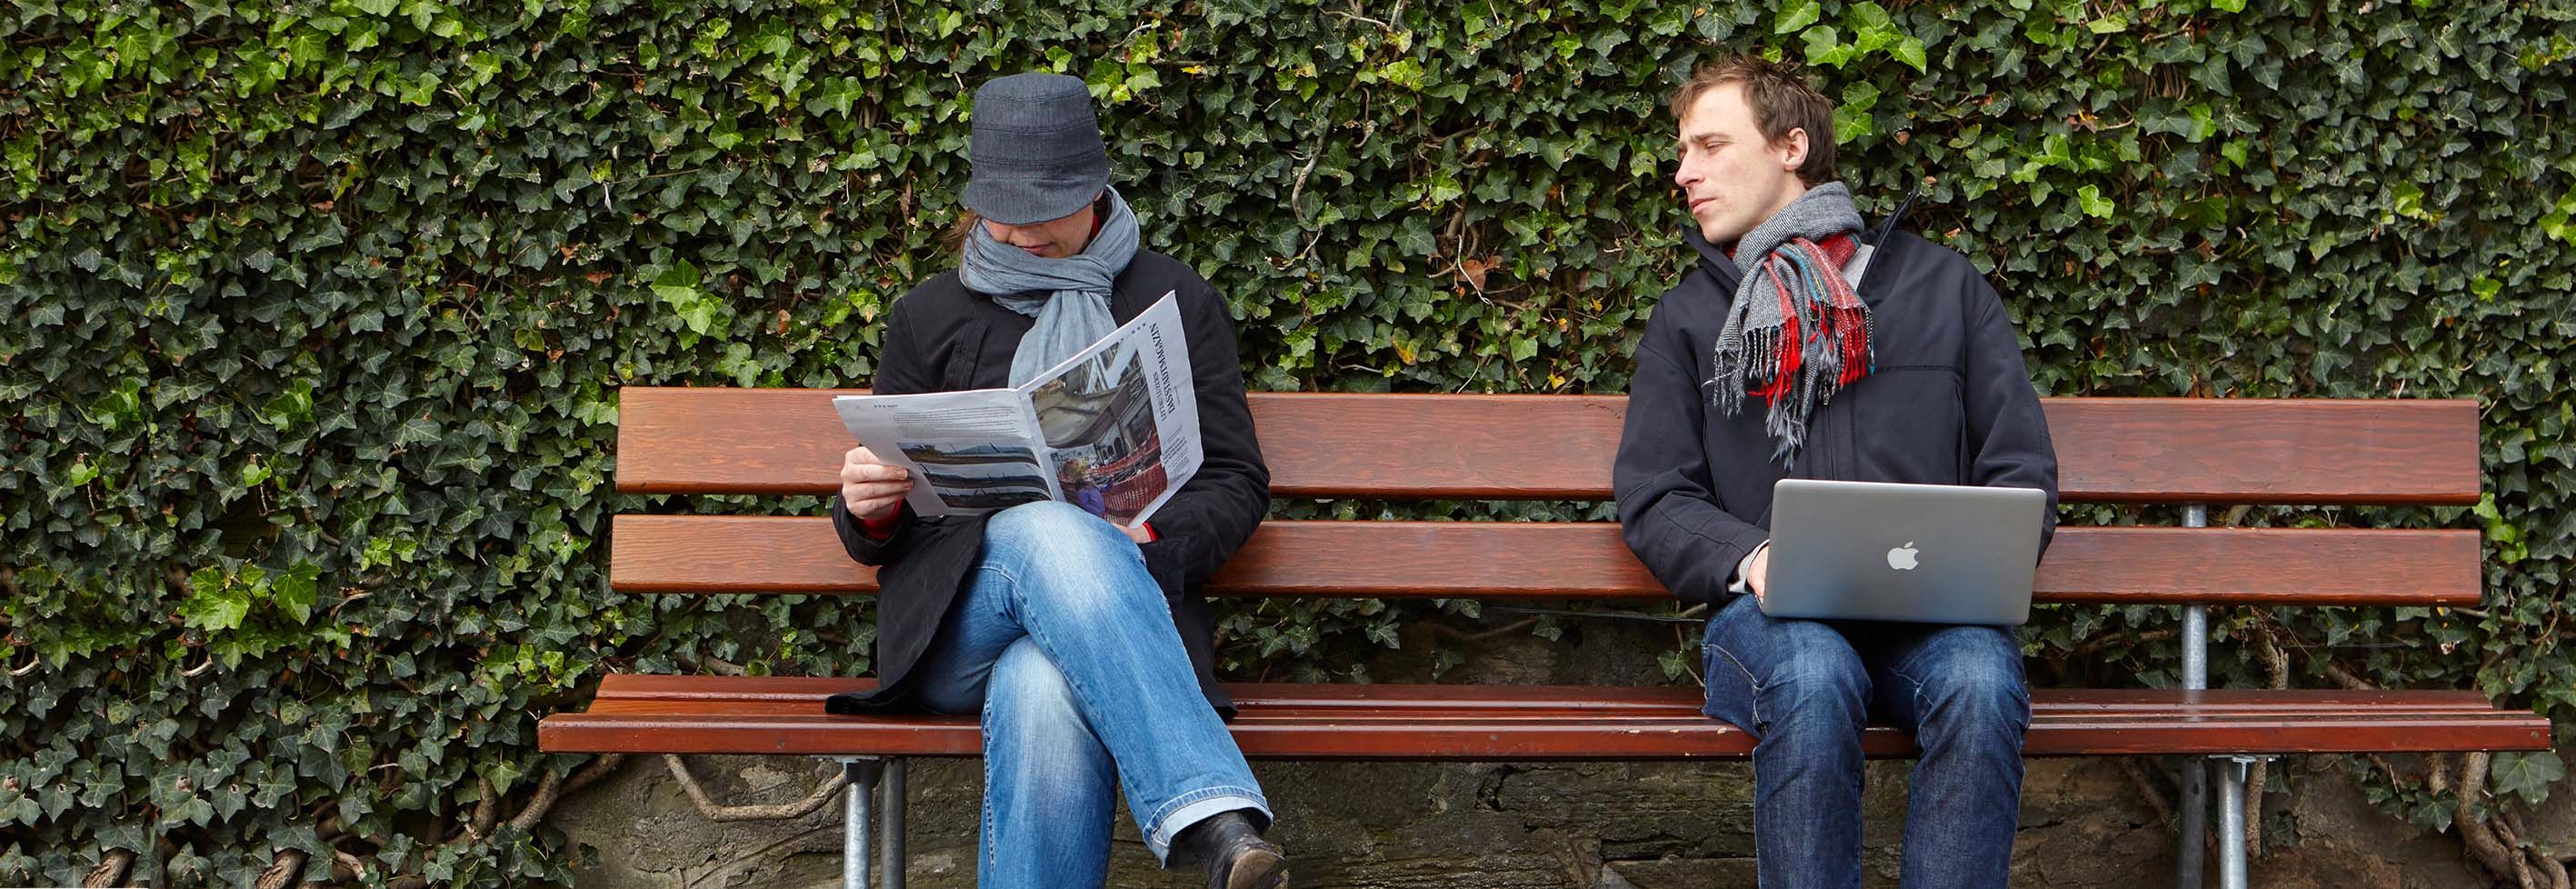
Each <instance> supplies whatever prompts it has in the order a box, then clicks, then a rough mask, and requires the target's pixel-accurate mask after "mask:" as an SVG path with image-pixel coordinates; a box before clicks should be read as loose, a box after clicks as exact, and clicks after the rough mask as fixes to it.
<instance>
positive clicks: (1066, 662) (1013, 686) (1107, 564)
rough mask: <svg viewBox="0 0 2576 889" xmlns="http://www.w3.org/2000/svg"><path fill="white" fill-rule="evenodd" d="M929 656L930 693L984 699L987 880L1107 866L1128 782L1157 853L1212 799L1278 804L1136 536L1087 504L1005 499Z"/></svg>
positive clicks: (967, 704) (1058, 876)
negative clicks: (1256, 775) (1209, 686)
mask: <svg viewBox="0 0 2576 889" xmlns="http://www.w3.org/2000/svg"><path fill="white" fill-rule="evenodd" d="M916 669H918V670H920V671H921V677H922V678H921V686H920V694H921V701H922V703H924V704H925V705H927V706H928V707H930V708H931V709H932V710H935V711H938V712H941V713H952V714H964V713H975V712H981V713H982V714H983V721H984V722H983V724H984V824H983V833H982V837H981V838H980V840H979V842H978V849H977V851H978V856H977V858H978V860H977V867H976V882H977V884H978V885H980V886H982V887H984V889H1022V887H1042V886H1043V887H1065V886H1082V885H1088V886H1099V885H1101V884H1103V883H1104V882H1106V881H1107V880H1108V876H1109V831H1110V820H1111V818H1112V817H1113V813H1114V811H1115V806H1116V802H1117V797H1116V791H1117V789H1118V788H1119V787H1120V786H1121V785H1124V787H1125V789H1126V791H1127V809H1128V811H1129V812H1130V813H1132V814H1133V815H1134V816H1135V818H1136V828H1137V830H1138V831H1140V832H1142V833H1143V834H1144V836H1145V845H1146V846H1147V847H1148V848H1150V849H1152V850H1153V852H1154V857H1155V858H1157V859H1164V860H1167V859H1168V856H1169V855H1170V852H1171V844H1172V837H1173V836H1174V835H1176V834H1178V833H1180V831H1181V830H1182V829H1183V828H1186V827H1188V826H1190V825H1192V824H1196V823H1198V822H1199V821H1200V820H1201V819H1204V818H1207V817H1208V816H1211V815H1216V814H1219V813H1223V812H1228V811H1232V810H1235V809H1252V810H1254V812H1256V813H1257V815H1256V817H1254V818H1253V821H1254V822H1255V823H1256V824H1266V823H1268V821H1269V818H1270V806H1269V803H1268V802H1267V801H1266V800H1264V799H1263V798H1262V796H1261V789H1260V787H1259V786H1258V785H1256V784H1254V783H1253V780H1252V769H1251V767H1250V766H1248V765H1246V764H1245V763H1244V761H1243V752H1242V751H1241V750H1239V749H1237V748H1236V747H1235V745H1234V736H1233V735H1232V734H1230V733H1228V732H1227V731H1226V727H1225V722H1224V721H1223V720H1221V719H1219V718H1218V717H1217V714H1216V710H1215V708H1212V707H1210V706H1208V702H1207V698H1205V697H1203V696H1201V695H1200V693H1199V685H1198V673H1197V671H1196V670H1195V669H1194V668H1192V667H1191V666H1190V660H1189V655H1188V654H1187V652H1186V651H1185V650H1184V649H1182V647H1181V635H1180V631H1179V630H1178V629H1175V628H1174V627H1173V626H1172V614H1171V610H1170V606H1168V605H1166V604H1165V603H1164V601H1163V591H1162V588H1161V587H1158V586H1156V585H1155V584H1154V578H1153V577H1152V576H1151V575H1148V574H1147V573H1146V572H1145V562H1144V559H1143V557H1142V556H1141V555H1140V554H1139V553H1138V551H1137V549H1136V544H1135V543H1134V542H1132V541H1129V540H1128V539H1127V536H1126V535H1125V534H1122V533H1120V532H1119V530H1118V529H1117V528H1116V527H1114V526H1112V525H1110V524H1109V523H1108V522H1106V521H1102V520H1101V519H1099V518H1097V517H1094V516H1092V515H1091V514H1089V513H1086V512H1083V511H1082V510H1081V509H1080V508H1078V507H1074V506H1071V505H1068V504H1063V503H1054V502H1041V503H1030V504H1024V505H1021V506H1015V507H1012V508H1010V509H1006V510H1002V511H1001V512H998V513H995V514H994V515H993V516H992V518H991V520H990V522H989V523H988V524H987V525H986V526H985V529H984V555H983V561H982V562H981V564H979V565H978V566H977V567H976V569H975V572H974V574H973V575H972V576H971V577H970V579H969V580H968V588H967V590H966V593H965V594H964V596H963V597H962V598H961V600H960V601H958V602H957V603H955V604H954V605H951V606H950V608H949V612H948V616H947V617H946V619H945V622H944V623H942V624H941V626H940V630H939V639H938V641H937V643H936V644H935V645H934V647H933V648H932V649H931V651H930V653H929V654H928V655H927V656H925V657H924V658H923V660H922V663H921V665H920V666H919V667H917V668H916Z"/></svg>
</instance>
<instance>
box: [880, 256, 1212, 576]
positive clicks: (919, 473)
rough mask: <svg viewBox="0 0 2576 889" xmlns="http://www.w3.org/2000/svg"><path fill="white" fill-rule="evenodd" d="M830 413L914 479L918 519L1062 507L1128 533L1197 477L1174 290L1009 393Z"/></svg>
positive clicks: (893, 400) (893, 402) (887, 399)
mask: <svg viewBox="0 0 2576 889" xmlns="http://www.w3.org/2000/svg"><path fill="white" fill-rule="evenodd" d="M1176 292H1177V291H1175V293H1176ZM832 407H833V408H834V409H836V410H838V411H839V412H840V415H841V423H842V425H845V426H848V427H849V429H850V435H851V436H853V437H855V438H857V439H858V440H859V443H860V444H863V445H866V446H867V448H868V450H870V451H872V452H874V453H875V454H876V456H877V459H879V460H882V461H885V462H886V463H887V464H890V465H895V466H902V467H904V468H906V469H909V470H911V471H912V477H913V480H914V481H913V486H912V493H911V494H910V495H908V497H907V502H909V503H910V504H911V505H912V511H913V513H914V514H916V515H924V516H942V515H960V514H971V513H980V512H988V511H991V510H996V509H1001V508H1004V507H1009V506H1017V505H1019V504H1022V503H1029V502H1033V501H1038V500H1060V501H1063V502H1066V503H1071V504H1073V505H1075V506H1079V507H1082V508H1083V510H1084V511H1086V512H1089V513H1091V514H1092V515H1096V516H1100V517H1102V518H1105V519H1108V520H1109V521H1110V522H1112V523H1115V524H1118V525H1122V526H1129V527H1133V526H1136V525H1141V524H1143V523H1144V522H1145V520H1146V519H1147V518H1148V517H1150V516H1152V515H1153V514H1154V510H1155V509H1156V508H1158V507H1161V506H1162V505H1163V502H1164V501H1166V500H1169V499H1171V497H1172V492H1174V491H1178V490H1180V488H1181V486H1182V485H1183V484H1186V483H1188V482H1189V480H1190V475H1191V474H1192V473H1195V472H1197V471H1198V468H1199V459H1200V446H1199V405H1198V396H1197V390H1196V389H1195V388H1194V387H1193V385H1192V383H1191V380H1190V355H1189V345H1188V343H1187V341H1186V340H1185V339H1184V338H1183V336H1182V331H1181V310H1180V306H1179V303H1178V302H1177V300H1176V298H1175V296H1174V294H1173V293H1165V294H1163V298H1162V299H1160V300H1157V301H1155V303H1154V305H1153V307H1152V308H1149V309H1146V310H1145V311H1144V312H1143V313H1142V314H1139V315H1137V316H1136V318H1135V320H1132V321H1129V322H1127V324H1126V325H1125V326H1122V327H1120V328H1118V329H1117V330H1116V331H1114V332H1112V333H1110V334H1109V335H1108V336H1106V337H1102V338H1101V340H1100V341H1099V342H1096V343H1093V344H1091V347H1090V348H1087V349H1084V350H1083V351H1082V352H1081V353H1080V354H1077V355H1075V356H1073V357H1072V358H1068V359H1065V361H1064V363H1062V364H1058V365H1056V366H1055V367H1053V368H1051V369H1049V370H1047V372H1045V373H1043V374H1039V375H1038V377H1037V379H1034V380H1030V381H1029V382H1027V383H1023V384H1021V385H1019V386H1017V387H1015V388H1010V389H976V390H972V391H966V392H926V393H922V394H918V395H844V396H841V397H839V398H835V399H832Z"/></svg>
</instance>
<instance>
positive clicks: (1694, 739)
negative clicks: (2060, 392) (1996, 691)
mask: <svg viewBox="0 0 2576 889" xmlns="http://www.w3.org/2000/svg"><path fill="white" fill-rule="evenodd" d="M870 685H872V683H871V682H870V681H869V680H864V679H838V678H831V677H786V678H782V677H763V678H744V677H646V676H615V677H610V678H609V679H607V680H606V681H604V682H603V683H602V685H601V691H600V695H599V698H598V701H597V702H596V703H595V704H594V705H593V706H592V708H591V709H590V711H588V712H584V713H569V714H559V715H555V716H550V717H547V718H546V719H545V720H544V722H542V723H541V724H540V726H539V730H538V733H539V742H540V746H541V747H543V748H544V749H546V750H548V751H551V752H600V753H606V752H629V753H642V752H654V753H757V754H791V753H792V754H811V755H830V754H884V755H901V756H973V755H977V754H978V753H979V751H980V744H981V738H980V736H979V735H978V734H977V732H978V729H977V726H976V720H975V719H974V718H973V717H922V716H906V717H901V718H895V719H878V718H870V717H850V716H830V715H827V714H824V713H822V712H821V709H822V703H821V700H822V697H823V696H824V695H826V694H829V693H831V692H834V691H846V690H853V689H858V688H865V687H869V686H870ZM1232 690H1233V691H1234V693H1235V694H1236V695H1237V698H1238V701H1239V702H1240V703H1241V705H1242V708H1243V714H1242V716H1241V717H1240V718H1238V719H1236V720H1235V721H1234V723H1233V724H1232V728H1233V730H1234V734H1235V737H1236V739H1237V741H1238V742H1239V743H1241V744H1242V745H1243V749H1244V753H1245V755H1247V756H1252V757H1256V758H1281V759H1378V760H1405V759H1439V760H1582V759H1665V760H1672V759H1698V758H1724V757H1742V756H1747V755H1750V753H1751V752H1752V744H1753V739H1752V738H1751V737H1749V736H1747V735H1746V734H1745V733H1744V732H1742V731H1740V730H1738V729H1736V728H1734V727H1733V726H1729V725H1727V724H1725V723H1722V722H1718V721H1716V720H1711V719H1708V718H1705V717H1702V716H1700V715H1698V710H1697V707H1698V702H1697V699H1698V694H1699V693H1698V691H1697V690H1695V689H1687V688H1573V687H1550V686H1420V685H1370V686H1330V685H1273V684H1262V685H1237V686H1233V687H1232ZM1360 690H1364V691H1360ZM2032 712H2033V719H2032V726H2031V731H2030V735H2029V741H2028V743H2027V745H2026V751H2027V752H2028V753H2029V754H2030V755H2033V756H2075V755H2108V754H2194V753H2230V752H2267V753H2359V752H2430V751H2451V750H2540V749H2547V746H2548V743H2549V723H2548V722H2547V720H2544V719H2542V718H2540V717H2539V716H2537V715H2534V714H2532V713H2529V712H2526V711H2502V710H2496V709H2494V708H2493V707H2492V706H2491V705H2489V704H2488V703H2487V701H2486V699H2485V697H2484V696H2482V695H2480V694H2478V693H2476V692H2464V691H2392V692H2351V691H2313V690H2290V691H2273V690H2268V689H2226V690H2217V691H2203V692H2191V691H2181V690H2156V689H2120V690H2088V689H2036V690H2033V692H2032ZM1911 743H1912V742H1911V740H1910V739H1909V738H1907V737H1906V736H1905V735H1904V734H1903V733H1901V732H1897V731H1895V730H1894V729H1890V728H1885V727H1879V728H1873V729H1871V730H1870V732H1869V733H1868V736H1867V738H1866V740H1865V741H1864V744H1865V746H1866V748H1867V749H1868V750H1869V752H1870V754H1871V755H1872V756H1880V757H1902V756H1907V755H1910V754H1911Z"/></svg>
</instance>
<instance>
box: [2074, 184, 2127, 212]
mask: <svg viewBox="0 0 2576 889" xmlns="http://www.w3.org/2000/svg"><path fill="white" fill-rule="evenodd" d="M2075 202H2076V203H2077V204H2079V205H2081V206H2082V207H2083V208H2084V215H2086V216H2090V217H2093V218H2095V219H2109V218H2111V213H2112V212H2113V211H2114V210H2117V209H2118V207H2117V206H2115V205H2114V204H2112V203H2111V199H2110V198H2106V197H2103V196H2102V187H2101V186H2098V185H2085V186H2081V187H2078V188H2077V189H2075Z"/></svg>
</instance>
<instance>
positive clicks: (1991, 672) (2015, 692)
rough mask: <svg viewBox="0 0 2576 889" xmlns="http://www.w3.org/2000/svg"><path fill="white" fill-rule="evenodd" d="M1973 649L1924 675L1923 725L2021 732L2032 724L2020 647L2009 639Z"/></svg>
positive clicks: (1964, 731)
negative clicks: (1997, 644) (1996, 644)
mask: <svg viewBox="0 0 2576 889" xmlns="http://www.w3.org/2000/svg"><path fill="white" fill-rule="evenodd" d="M1972 651H1973V654H1968V655H1964V656H1959V657H1952V658H1948V659H1946V660H1944V661H1943V662H1941V663H1940V664H1939V665H1937V666H1936V667H1934V668H1933V669H1932V670H1930V671H1929V675H1926V676H1925V677H1923V680H1922V682H1923V684H1922V688H1921V690H1920V691H1919V692H1918V694H1920V695H1921V702H1920V703H1921V706H1922V708H1923V720H1922V722H1923V725H1924V730H1926V731H1934V732H1940V731H1948V732H1953V733H1960V734H1968V735H1975V734H1981V733H1991V732H1996V731H2002V732H2007V733H2009V734H2010V735H2012V736H2014V737H2018V736H2020V735H2021V734H2022V732H2023V731H2025V730H2026V729H2028V728H2029V726H2030V684H2029V683H2028V682H2027V681H2026V680H2025V679H2024V678H2023V675H2022V664H2021V652H2020V651H2019V650H2018V648H2017V647H2014V646H2012V645H2011V644H2010V643H2009V642H2007V643H2005V644H2003V645H2000V646H1980V647H1978V648H1975V649H1973V650H1972Z"/></svg>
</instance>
